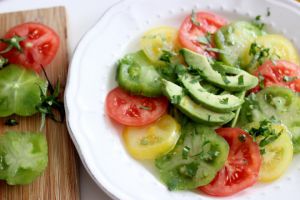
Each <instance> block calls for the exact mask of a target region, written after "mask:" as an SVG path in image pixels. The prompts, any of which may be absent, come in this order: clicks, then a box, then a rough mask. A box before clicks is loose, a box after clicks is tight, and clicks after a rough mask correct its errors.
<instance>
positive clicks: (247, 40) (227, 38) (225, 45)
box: [214, 21, 263, 66]
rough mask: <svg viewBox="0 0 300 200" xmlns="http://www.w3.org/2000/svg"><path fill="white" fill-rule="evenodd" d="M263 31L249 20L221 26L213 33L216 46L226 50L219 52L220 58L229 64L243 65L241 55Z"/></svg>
mask: <svg viewBox="0 0 300 200" xmlns="http://www.w3.org/2000/svg"><path fill="white" fill-rule="evenodd" d="M262 34H263V32H262V31H261V30H260V29H258V28H257V27H256V26H254V25H252V24H251V23H249V22H245V21H238V22H233V23H231V24H229V25H227V26H224V27H222V28H221V29H219V30H218V31H217V32H216V33H215V38H214V39H215V43H216V46H217V48H219V49H221V50H223V51H224V52H228V53H227V54H220V59H221V60H222V61H223V62H224V63H226V64H227V65H230V66H240V65H245V64H247V63H245V62H244V61H243V59H242V58H243V55H244V54H245V53H247V52H246V51H247V50H248V46H249V44H251V43H252V42H253V41H254V40H255V39H256V38H257V37H258V36H260V35H262Z"/></svg>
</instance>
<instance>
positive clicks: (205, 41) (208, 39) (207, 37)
mask: <svg viewBox="0 0 300 200" xmlns="http://www.w3.org/2000/svg"><path fill="white" fill-rule="evenodd" d="M197 41H198V42H199V43H200V44H204V45H209V44H210V43H211V33H207V34H206V35H205V36H199V37H197Z"/></svg>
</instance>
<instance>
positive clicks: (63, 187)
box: [0, 7, 79, 200]
mask: <svg viewBox="0 0 300 200" xmlns="http://www.w3.org/2000/svg"><path fill="white" fill-rule="evenodd" d="M30 21H33V22H41V23H43V24H46V25H48V26H50V27H52V28H53V29H54V30H56V32H57V33H58V34H59V36H60V39H61V43H60V48H59V51H58V53H57V55H56V58H55V60H54V61H53V62H52V63H51V64H50V65H49V66H48V67H47V68H46V71H47V74H48V76H49V78H50V81H51V82H52V83H55V82H56V81H57V79H59V80H60V81H61V83H62V87H63V88H64V86H65V83H66V77H67V72H68V52H67V27H66V12H65V9H64V7H54V8H49V9H39V10H32V11H25V12H14V13H4V14H0V37H2V36H3V35H4V34H5V32H6V31H7V30H8V29H9V28H11V27H13V26H15V25H18V24H20V23H24V22H30ZM14 118H15V119H17V120H18V122H19V125H18V126H15V127H7V126H4V121H5V119H0V134H3V133H4V132H5V130H19V131H39V127H40V122H41V118H40V115H38V114H37V115H35V116H33V117H26V118H20V117H14ZM43 133H44V134H46V136H47V141H48V151H49V160H48V167H47V169H46V171H45V172H44V174H43V175H42V176H41V177H39V178H38V179H37V180H35V181H34V182H33V183H32V184H30V185H25V186H8V185H7V184H6V183H5V182H3V181H1V182H0V200H27V199H28V200H36V199H40V200H48V199H49V200H53V199H62V200H77V199H79V179H78V169H77V166H78V165H77V164H78V163H77V154H76V151H75V148H74V146H73V144H72V142H71V139H70V137H69V135H68V131H67V128H66V124H65V123H62V124H61V123H56V122H53V121H52V120H50V119H47V121H46V125H45V128H44V130H43Z"/></svg>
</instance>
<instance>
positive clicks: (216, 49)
mask: <svg viewBox="0 0 300 200" xmlns="http://www.w3.org/2000/svg"><path fill="white" fill-rule="evenodd" d="M205 50H206V51H211V52H215V53H220V54H228V53H227V52H226V51H224V50H222V49H218V48H210V47H207V48H205Z"/></svg>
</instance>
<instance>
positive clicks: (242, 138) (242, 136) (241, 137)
mask: <svg viewBox="0 0 300 200" xmlns="http://www.w3.org/2000/svg"><path fill="white" fill-rule="evenodd" d="M246 138H247V137H246V135H245V134H241V135H239V141H240V142H245V141H246Z"/></svg>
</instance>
